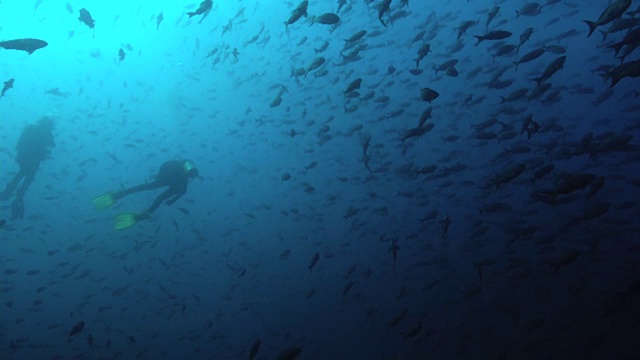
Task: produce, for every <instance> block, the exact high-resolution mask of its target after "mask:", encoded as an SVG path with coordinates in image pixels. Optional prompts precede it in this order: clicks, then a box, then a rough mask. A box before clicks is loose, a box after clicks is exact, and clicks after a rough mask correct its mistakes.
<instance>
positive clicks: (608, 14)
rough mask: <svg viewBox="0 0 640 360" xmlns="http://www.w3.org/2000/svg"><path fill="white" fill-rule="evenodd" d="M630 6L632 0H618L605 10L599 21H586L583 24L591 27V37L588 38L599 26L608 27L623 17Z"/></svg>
mask: <svg viewBox="0 0 640 360" xmlns="http://www.w3.org/2000/svg"><path fill="white" fill-rule="evenodd" d="M629 6H631V0H616V1H615V2H613V3H612V4H611V5H609V6H608V7H607V8H606V9H604V11H603V12H602V14H600V17H599V18H598V20H596V21H589V20H584V21H583V22H584V23H585V24H587V26H589V35H587V37H590V36H591V34H593V32H594V31H595V30H596V28H597V27H598V26H602V25H606V24H608V23H610V22H612V21H613V20H615V19H617V18H619V17H620V16H622V14H624V12H625V11H627V9H628V8H629Z"/></svg>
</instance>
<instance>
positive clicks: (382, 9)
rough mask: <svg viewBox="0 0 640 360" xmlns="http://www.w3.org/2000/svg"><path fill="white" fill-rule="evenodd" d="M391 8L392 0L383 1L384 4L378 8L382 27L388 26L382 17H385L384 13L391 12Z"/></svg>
mask: <svg viewBox="0 0 640 360" xmlns="http://www.w3.org/2000/svg"><path fill="white" fill-rule="evenodd" d="M390 6H391V0H382V3H381V4H380V7H379V8H378V20H380V24H382V26H384V27H387V24H385V22H384V21H383V20H382V16H383V15H384V13H386V12H387V11H389V8H390Z"/></svg>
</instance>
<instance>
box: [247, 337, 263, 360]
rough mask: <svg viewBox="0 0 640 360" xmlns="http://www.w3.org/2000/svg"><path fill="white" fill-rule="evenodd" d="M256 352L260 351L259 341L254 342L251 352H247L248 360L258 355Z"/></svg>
mask: <svg viewBox="0 0 640 360" xmlns="http://www.w3.org/2000/svg"><path fill="white" fill-rule="evenodd" d="M258 350H260V340H256V341H255V342H254V343H253V345H252V346H251V351H250V352H249V360H253V359H255V358H256V356H257V355H258Z"/></svg>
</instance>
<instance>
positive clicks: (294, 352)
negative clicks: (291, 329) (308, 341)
mask: <svg viewBox="0 0 640 360" xmlns="http://www.w3.org/2000/svg"><path fill="white" fill-rule="evenodd" d="M301 353H302V348H301V347H297V346H294V347H290V348H288V349H285V350H282V351H281V352H280V353H279V354H278V356H276V359H275V360H296V359H297V358H298V356H300V354H301Z"/></svg>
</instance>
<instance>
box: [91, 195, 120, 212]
mask: <svg viewBox="0 0 640 360" xmlns="http://www.w3.org/2000/svg"><path fill="white" fill-rule="evenodd" d="M91 202H92V203H93V206H94V207H95V208H96V210H104V209H106V208H108V207H110V206H111V205H113V204H115V202H116V199H115V198H114V197H113V194H111V193H108V194H103V195H100V196H98V197H95V198H93V199H92V200H91Z"/></svg>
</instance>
